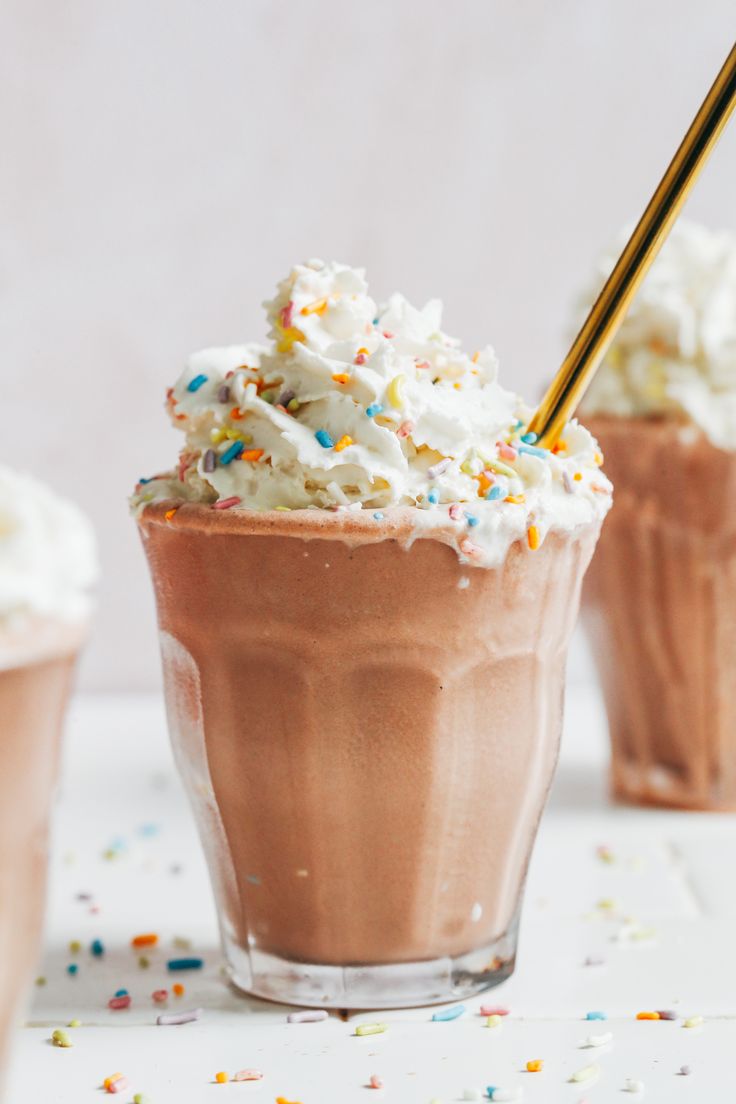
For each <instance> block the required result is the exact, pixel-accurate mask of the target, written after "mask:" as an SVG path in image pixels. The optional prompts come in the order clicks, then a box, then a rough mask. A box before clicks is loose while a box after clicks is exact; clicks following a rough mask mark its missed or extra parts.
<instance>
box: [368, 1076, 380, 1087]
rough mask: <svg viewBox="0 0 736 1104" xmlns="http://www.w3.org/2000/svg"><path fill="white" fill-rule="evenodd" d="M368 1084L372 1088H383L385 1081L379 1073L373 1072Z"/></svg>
mask: <svg viewBox="0 0 736 1104" xmlns="http://www.w3.org/2000/svg"><path fill="white" fill-rule="evenodd" d="M368 1085H369V1087H370V1088H371V1089H382V1088H383V1081H382V1080H381V1078H380V1077H379V1076H378V1074H377V1073H372V1074H371V1079H370V1081H369V1082H368Z"/></svg>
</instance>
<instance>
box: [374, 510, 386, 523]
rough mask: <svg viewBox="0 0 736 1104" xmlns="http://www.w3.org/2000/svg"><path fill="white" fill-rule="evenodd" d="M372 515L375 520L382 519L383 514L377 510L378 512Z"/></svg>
mask: <svg viewBox="0 0 736 1104" xmlns="http://www.w3.org/2000/svg"><path fill="white" fill-rule="evenodd" d="M373 517H374V519H375V520H376V521H383V518H384V515H383V514H382V513H380V512H379V513H376V514H374V515H373Z"/></svg>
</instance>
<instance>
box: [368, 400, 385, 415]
mask: <svg viewBox="0 0 736 1104" xmlns="http://www.w3.org/2000/svg"><path fill="white" fill-rule="evenodd" d="M365 412H366V414H367V415H368V417H369V418H375V416H376V414H381V413H383V407H382V406H381V404H380V403H371V405H370V406H367V407H366V408H365Z"/></svg>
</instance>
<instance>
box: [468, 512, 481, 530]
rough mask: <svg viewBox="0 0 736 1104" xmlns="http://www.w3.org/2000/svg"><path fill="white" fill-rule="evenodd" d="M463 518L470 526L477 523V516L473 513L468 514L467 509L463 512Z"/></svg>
mask: <svg viewBox="0 0 736 1104" xmlns="http://www.w3.org/2000/svg"><path fill="white" fill-rule="evenodd" d="M465 520H466V521H467V523H468V525H470V526H471V527H472V526H473V525H477V524H478V518H477V517H476V516H475V514H469V513H468V512H467V511H466V512H465Z"/></svg>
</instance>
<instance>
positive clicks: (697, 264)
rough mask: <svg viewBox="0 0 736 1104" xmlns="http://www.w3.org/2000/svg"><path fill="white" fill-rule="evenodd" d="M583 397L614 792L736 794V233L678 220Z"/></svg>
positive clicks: (657, 801) (589, 615)
mask: <svg viewBox="0 0 736 1104" xmlns="http://www.w3.org/2000/svg"><path fill="white" fill-rule="evenodd" d="M614 260H615V256H614V255H613V254H612V255H611V256H610V257H605V258H603V260H602V262H601V273H600V275H601V276H604V275H606V274H607V271H608V269H609V268H610V267H611V266H612V264H613V261H614ZM584 411H585V416H586V419H587V420H588V424H589V425H590V426H591V429H592V430H593V432H594V433H595V434H596V436H597V437H598V439H599V441H600V443H601V446H602V449H603V451H604V453H605V457H606V468H607V470H608V472H609V474H610V475H611V477H612V478H613V480H614V482H615V485H616V502H615V505H614V508H613V510H612V512H611V516H610V518H609V520H608V521H607V523H606V527H605V532H604V534H603V537H602V540H601V543H600V546H599V549H598V552H597V555H596V559H595V563H594V566H593V568H592V570H591V573H590V575H589V577H588V580H587V581H586V587H585V601H584V614H585V620H586V622H587V626H588V629H589V632H590V636H591V640H592V643H593V647H594V651H595V655H596V659H597V663H598V668H599V671H600V676H601V682H602V686H603V691H604V694H605V698H606V706H607V709H608V720H609V727H610V734H611V766H612V772H611V773H612V788H613V792H614V794H615V795H616V796H617V797H620V798H622V799H624V800H628V801H634V802H639V803H642V804H653V805H669V806H674V807H679V808H686V809H731V810H736V686H735V685H734V676H733V672H734V668H735V667H736V514H734V510H733V509H732V508H731V504H732V503H733V502H736V238H734V237H733V236H732V235H730V234H727V233H714V232H712V231H710V230H707V229H705V228H704V227H701V226H697V225H694V224H690V223H687V222H680V223H678V224H677V226H676V227H675V229H674V230H673V232H672V235H671V237H670V239H669V241H668V242H667V243H666V244H665V246H664V247H663V249H662V253H661V255H660V257H659V259H658V260H657V261H656V262H655V264H654V266H653V268H652V270H651V272H650V273H649V275H648V277H647V279H646V280H645V282H644V284H643V285H642V288H641V291H640V292H639V295H638V297H637V298H636V300H635V301H634V304H633V306H632V307H631V309H630V311H629V314H628V316H627V318H626V320H625V322H624V324H623V326H622V327H621V330H620V332H619V335H618V338H617V339H616V341H615V343H614V345H613V346H612V348H611V350H610V351H609V354H608V357H607V360H606V361H605V362H604V364H603V366H602V368H601V370H600V372H599V374H598V376H597V378H596V380H595V382H594V384H593V386H592V388H591V391H590V393H589V395H588V397H587V399H586V401H585V405H584ZM715 488H717V491H718V493H717V494H716V493H713V490H714V489H715Z"/></svg>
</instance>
